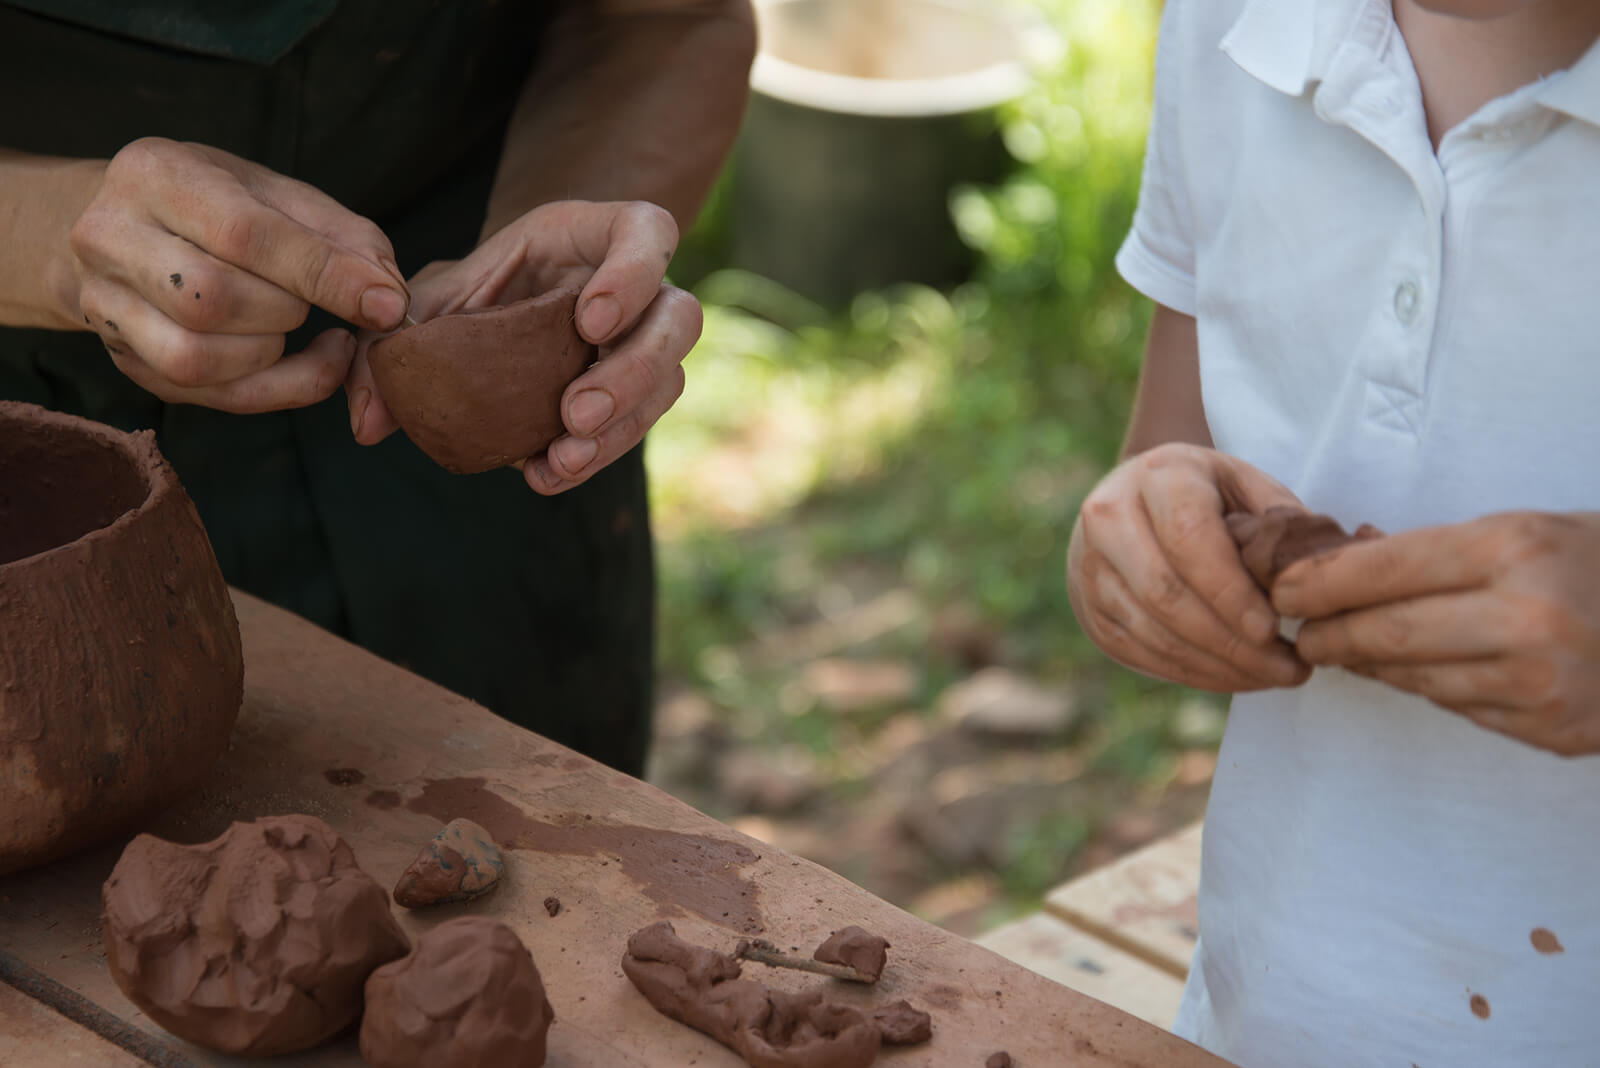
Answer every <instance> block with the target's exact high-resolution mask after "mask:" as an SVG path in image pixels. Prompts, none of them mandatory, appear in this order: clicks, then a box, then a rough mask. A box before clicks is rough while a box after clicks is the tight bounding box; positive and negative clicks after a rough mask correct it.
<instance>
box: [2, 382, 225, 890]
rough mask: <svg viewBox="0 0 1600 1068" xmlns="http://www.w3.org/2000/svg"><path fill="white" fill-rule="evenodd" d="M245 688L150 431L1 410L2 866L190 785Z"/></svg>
mask: <svg viewBox="0 0 1600 1068" xmlns="http://www.w3.org/2000/svg"><path fill="white" fill-rule="evenodd" d="M243 692H244V660H243V655H242V651H241V648H240V644H239V623H238V619H237V618H236V617H235V615H234V611H233V602H232V601H231V600H230V599H229V596H228V589H227V586H226V584H225V583H224V582H223V579H222V571H221V569H220V568H219V567H218V566H217V559H216V556H215V555H214V554H213V553H212V551H211V543H210V541H209V540H208V539H207V538H206V533H205V530H204V528H202V527H201V525H200V517H199V515H198V514H197V513H196V512H195V508H194V504H193V503H192V502H191V501H190V500H189V496H188V494H186V493H185V492H184V491H183V487H182V486H181V485H179V483H178V478H177V475H176V474H175V473H174V472H173V470H172V468H171V467H170V466H169V465H168V464H167V462H166V461H165V460H164V459H162V457H161V454H160V452H159V451H157V449H156V442H155V435H154V434H153V433H152V432H150V431H143V432H140V433H137V434H125V433H122V432H120V431H117V430H114V429H112V428H111V427H108V426H104V425H101V424H99V423H95V422H91V421H89V420H87V419H79V418H76V417H74V416H68V415H62V414H59V413H56V412H50V411H47V410H45V409H43V408H38V407H35V406H33V405H29V404H15V403H6V402H0V872H8V871H15V870H17V869H19V868H24V867H29V866H32V865H35V864H42V863H44V862H46V861H49V860H53V859H55V858H56V857H60V856H63V855H64V854H67V853H70V852H72V851H73V850H76V849H79V848H81V847H83V846H86V845H89V844H91V843H92V842H94V841H96V840H98V839H101V838H104V837H106V836H108V835H110V834H112V833H114V832H115V831H118V830H121V829H123V828H126V827H128V826H129V825H131V824H133V823H135V822H136V821H138V820H139V819H140V818H141V817H144V816H146V815H148V814H149V813H150V812H152V811H154V810H155V809H158V808H160V807H161V806H163V805H165V804H167V803H168V802H171V801H173V800H174V799H176V798H177V797H178V796H180V795H181V794H183V793H184V792H185V791H187V790H189V789H191V788H192V787H194V786H196V785H198V784H199V782H200V781H201V780H202V779H203V778H205V777H206V775H207V774H208V773H209V772H210V771H211V769H212V767H213V766H214V765H215V764H216V762H217V760H218V759H219V758H220V757H221V756H222V754H223V752H224V751H225V750H226V749H227V746H228V738H229V735H230V734H231V733H232V731H233V724H234V720H235V719H236V718H237V717H238V714H239V705H240V702H241V700H242V698H243Z"/></svg>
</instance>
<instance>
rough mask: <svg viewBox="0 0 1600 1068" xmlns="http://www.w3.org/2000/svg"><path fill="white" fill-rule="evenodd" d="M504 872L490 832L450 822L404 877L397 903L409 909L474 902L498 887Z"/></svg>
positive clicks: (459, 821)
mask: <svg viewBox="0 0 1600 1068" xmlns="http://www.w3.org/2000/svg"><path fill="white" fill-rule="evenodd" d="M505 871H506V862H505V858H504V857H502V856H501V855H500V849H499V847H498V846H496V845H495V844H494V839H492V838H490V837H489V832H488V831H486V830H484V829H483V828H482V827H479V826H478V825H477V824H476V823H473V822H472V821H471V820H465V819H455V820H451V821H450V822H449V823H447V824H445V825H444V828H443V829H442V830H441V831H440V832H439V833H438V834H436V835H434V836H433V840H432V841H430V842H429V843H428V844H427V845H425V846H423V847H422V852H421V853H418V854H417V859H416V860H413V861H412V862H411V866H410V867H409V868H407V869H406V870H405V871H404V872H402V873H401V875H400V881H399V882H397V883H395V886H394V899H395V902H396V903H397V904H401V905H404V906H405V907H406V908H408V909H420V908H425V907H426V906H428V905H444V904H449V903H451V902H456V901H471V900H472V899H473V898H475V897H482V896H483V895H484V894H487V893H488V892H489V891H491V890H493V889H494V888H495V887H496V886H498V885H499V884H500V877H501V876H503V875H504V874H505Z"/></svg>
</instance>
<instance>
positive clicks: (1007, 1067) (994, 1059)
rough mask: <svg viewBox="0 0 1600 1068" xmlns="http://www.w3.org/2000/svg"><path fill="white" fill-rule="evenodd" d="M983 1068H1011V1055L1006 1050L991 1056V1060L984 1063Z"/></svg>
mask: <svg viewBox="0 0 1600 1068" xmlns="http://www.w3.org/2000/svg"><path fill="white" fill-rule="evenodd" d="M983 1068H1011V1054H1009V1053H1007V1052H1006V1051H1005V1050H1001V1051H1000V1052H999V1053H991V1054H989V1059H988V1060H986V1061H984V1062H983Z"/></svg>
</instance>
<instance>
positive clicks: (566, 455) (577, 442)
mask: <svg viewBox="0 0 1600 1068" xmlns="http://www.w3.org/2000/svg"><path fill="white" fill-rule="evenodd" d="M599 451H600V445H599V443H598V442H596V441H595V440H594V439H593V438H562V439H561V440H560V441H558V442H556V443H555V444H554V445H552V446H550V452H551V454H552V455H553V456H554V457H555V459H557V460H559V461H560V462H561V467H562V469H563V470H565V471H566V472H567V473H568V474H569V475H575V474H577V473H578V472H579V471H582V470H583V469H584V468H585V467H588V466H589V461H590V460H593V459H594V454H595V453H597V452H599Z"/></svg>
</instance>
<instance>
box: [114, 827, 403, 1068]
mask: <svg viewBox="0 0 1600 1068" xmlns="http://www.w3.org/2000/svg"><path fill="white" fill-rule="evenodd" d="M101 900H102V902H103V904H104V906H105V915H104V921H103V926H104V929H105V942H106V963H107V964H108V965H109V966H110V968H111V975H112V977H113V978H114V979H115V980H116V981H117V985H118V986H119V987H121V988H122V992H123V993H124V994H126V995H127V996H128V999H129V1000H130V1001H132V1002H133V1003H134V1004H135V1005H137V1006H139V1008H141V1009H143V1010H144V1011H145V1012H146V1013H147V1014H148V1015H149V1016H150V1018H151V1019H152V1020H154V1021H155V1022H156V1023H158V1024H160V1025H161V1026H162V1027H165V1028H166V1029H167V1030H168V1031H171V1032H172V1033H173V1034H175V1035H178V1036H179V1037H180V1038H185V1039H188V1040H189V1041H190V1042H194V1043H197V1044H199V1045H202V1046H207V1047H209V1048H211V1049H215V1050H220V1051H222V1052H224V1053H234V1054H244V1055H249V1056H267V1055H270V1054H275V1053H289V1052H293V1051H296V1050H303V1049H309V1048H310V1047H312V1046H315V1045H316V1044H318V1043H319V1042H322V1041H324V1040H325V1039H328V1038H331V1037H333V1035H335V1034H337V1033H338V1032H339V1031H341V1030H343V1029H344V1028H345V1027H347V1026H349V1025H350V1024H351V1023H352V1022H354V1020H355V1018H356V1017H357V1016H358V1015H359V1014H360V1012H361V987H362V984H363V983H364V982H366V979H367V976H368V974H369V973H371V971H372V969H373V968H375V967H377V966H378V965H380V964H383V963H385V962H386V961H391V960H394V959H395V958H396V957H399V956H401V955H403V954H404V953H405V952H406V949H407V944H406V937H405V935H404V934H403V933H402V932H401V930H400V927H399V925H398V924H396V923H395V920H394V916H393V915H392V914H391V913H390V911H389V898H388V895H387V894H385V893H384V892H383V888H382V887H381V886H379V885H378V884H377V883H376V882H374V881H373V880H372V878H371V877H370V876H368V875H367V874H366V873H365V872H363V871H362V870H361V869H360V868H358V867H357V866H356V860H355V855H354V854H353V853H352V852H351V851H350V847H349V846H348V845H346V844H345V842H344V840H343V839H341V838H340V837H339V836H338V835H337V834H336V833H334V831H333V829H332V828H330V827H329V826H328V825H327V824H325V823H323V822H322V821H321V820H319V819H315V818H313V817H311V816H269V817H266V818H264V819H260V820H256V821H255V822H254V823H235V824H233V825H232V826H231V827H229V828H228V830H227V831H226V832H224V833H223V835H222V836H221V837H220V838H217V839H215V840H214V841H211V842H206V843H204V844H202V845H193V846H185V845H178V844H176V843H173V842H166V841H163V840H161V839H159V838H154V837H152V836H150V835H148V834H141V835H139V836H138V837H137V838H135V839H134V840H133V841H132V842H131V843H130V844H129V845H128V848H127V849H126V850H124V851H123V854H122V859H121V860H119V861H117V866H116V868H115V869H113V870H112V872H111V878H110V879H108V880H107V881H106V884H105V887H104V888H103V889H102V891H101Z"/></svg>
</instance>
